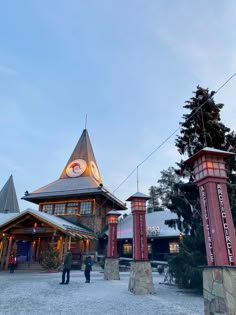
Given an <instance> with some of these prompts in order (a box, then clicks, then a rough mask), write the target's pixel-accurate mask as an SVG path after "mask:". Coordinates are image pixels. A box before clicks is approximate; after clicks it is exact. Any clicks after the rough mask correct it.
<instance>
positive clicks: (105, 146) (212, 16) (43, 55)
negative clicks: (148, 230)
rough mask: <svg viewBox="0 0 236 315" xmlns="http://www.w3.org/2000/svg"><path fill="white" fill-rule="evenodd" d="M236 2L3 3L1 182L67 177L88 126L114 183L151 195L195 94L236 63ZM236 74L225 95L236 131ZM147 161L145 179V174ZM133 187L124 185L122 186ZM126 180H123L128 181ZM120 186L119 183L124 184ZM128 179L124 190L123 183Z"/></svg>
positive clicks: (29, 183) (20, 187)
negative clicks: (67, 167)
mask: <svg viewBox="0 0 236 315" xmlns="http://www.w3.org/2000/svg"><path fill="white" fill-rule="evenodd" d="M235 11H236V3H235V1H233V0H232V1H231V0H227V1H220V0H216V1H206V0H198V1H188V0H181V1H171V0H169V1H166V0H149V1H144V0H143V1H141V0H129V1H125V0H119V1H118V0H116V1H112V0H99V1H95V0H94V1H80V0H68V1H62V0H51V1H47V0H41V1H31V0H22V1H17V0H15V1H13V0H9V1H5V2H2V3H1V4H0V148H1V149H0V189H1V188H2V187H3V185H4V184H5V182H6V181H7V180H8V178H9V176H10V175H11V174H12V175H13V180H14V183H15V188H16V192H17V197H18V201H19V205H20V209H21V210H24V209H26V208H28V207H31V208H33V209H37V206H36V205H34V204H31V203H29V202H26V201H23V200H21V199H20V198H21V197H22V196H23V195H24V192H25V191H26V190H28V191H29V192H32V191H34V190H35V189H38V188H40V187H42V186H44V185H46V184H48V183H50V182H52V181H54V180H57V179H58V178H59V176H60V174H61V172H62V170H63V168H64V166H65V164H66V162H67V161H68V159H69V157H70V155H71V153H72V151H73V149H74V147H75V145H76V143H77V141H78V140H79V138H80V136H81V134H82V131H83V129H84V128H85V120H86V119H85V118H86V115H87V125H86V127H87V129H88V133H89V136H90V140H91V143H92V146H93V150H94V153H95V157H96V161H97V164H98V167H99V170H100V173H101V176H102V180H103V184H104V185H105V186H106V187H107V188H108V189H109V190H110V191H112V192H113V191H115V193H114V194H115V195H116V196H117V197H118V198H120V199H121V200H122V201H125V200H126V199H127V198H128V197H129V196H130V195H132V194H134V193H135V192H136V191H137V189H139V191H140V192H142V193H145V194H148V189H149V187H150V186H152V185H156V182H157V180H158V179H159V178H160V172H161V171H162V170H164V169H167V168H168V167H169V166H175V163H176V162H178V161H179V160H180V159H181V158H184V157H181V156H180V155H179V154H178V152H177V150H176V147H175V138H176V136H177V135H178V132H177V133H176V134H175V135H173V136H172V137H170V139H168V141H166V143H165V144H164V145H162V146H161V147H160V148H159V149H158V150H156V149H157V148H158V147H159V145H160V144H161V143H162V142H163V141H164V140H165V139H166V138H167V137H169V136H170V135H171V134H172V133H173V131H174V130H176V129H177V128H178V126H179V122H180V121H181V120H182V115H183V114H184V113H185V111H184V109H183V105H184V102H185V101H186V100H188V99H189V98H190V97H191V96H192V95H193V94H192V92H193V91H194V90H195V89H196V86H197V85H200V86H202V87H204V88H206V87H208V88H209V89H210V90H217V89H218V88H219V87H220V86H221V85H222V84H223V83H224V82H225V81H226V80H227V79H228V78H229V77H230V76H231V75H232V74H233V73H235V71H236V34H235V29H236V20H235ZM235 85H236V77H234V78H233V79H232V80H231V81H230V82H229V83H228V84H227V85H226V86H225V87H224V88H222V89H221V90H220V91H219V93H218V94H216V96H215V100H216V101H217V102H222V103H224V104H225V106H224V108H223V110H222V112H221V118H222V122H223V123H224V124H225V125H226V126H228V127H230V128H231V129H232V130H236V126H235V122H236V111H235V104H234V98H235V97H234V91H235ZM155 150H156V152H155V153H154V154H152V155H151V156H150V157H149V158H148V159H147V160H146V162H144V163H143V164H142V165H141V166H140V167H139V174H138V178H139V186H138V188H137V174H136V172H134V173H133V174H132V175H131V176H130V177H129V178H128V179H127V180H126V181H125V182H124V183H123V184H122V185H121V183H122V182H123V181H124V180H125V179H126V178H127V176H128V175H129V174H130V173H131V172H132V171H133V170H134V169H135V168H136V167H137V165H139V164H140V163H141V162H142V161H144V160H145V159H146V158H147V156H149V154H150V153H151V152H153V151H155ZM120 185H121V186H120ZM119 186H120V187H119ZM118 187H119V188H118ZM117 188H118V189H117Z"/></svg>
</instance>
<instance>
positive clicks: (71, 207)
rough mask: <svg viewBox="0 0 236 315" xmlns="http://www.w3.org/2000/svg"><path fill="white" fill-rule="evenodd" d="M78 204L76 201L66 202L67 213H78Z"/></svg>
mask: <svg viewBox="0 0 236 315" xmlns="http://www.w3.org/2000/svg"><path fill="white" fill-rule="evenodd" d="M78 208H79V204H78V202H69V203H68V204H67V212H66V213H67V214H77V213H78Z"/></svg>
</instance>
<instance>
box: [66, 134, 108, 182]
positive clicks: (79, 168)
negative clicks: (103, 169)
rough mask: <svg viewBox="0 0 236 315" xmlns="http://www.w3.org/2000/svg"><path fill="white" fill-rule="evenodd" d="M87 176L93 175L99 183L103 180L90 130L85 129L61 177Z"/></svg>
mask: <svg viewBox="0 0 236 315" xmlns="http://www.w3.org/2000/svg"><path fill="white" fill-rule="evenodd" d="M87 176H90V177H92V178H93V179H95V180H96V181H97V182H98V183H99V184H100V183H101V182H102V179H101V175H100V172H99V170H98V166H97V162H96V159H95V156H94V153H93V149H92V145H91V142H90V139H89V135H88V131H87V129H84V130H83V133H82V135H81V137H80V139H79V141H78V143H77V144H76V146H75V149H74V151H73V153H72V154H71V157H70V158H69V160H68V162H67V164H66V166H65V167H64V170H63V172H62V174H61V176H60V179H61V178H71V177H72V178H74V177H87Z"/></svg>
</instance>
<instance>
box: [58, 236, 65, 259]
mask: <svg viewBox="0 0 236 315" xmlns="http://www.w3.org/2000/svg"><path fill="white" fill-rule="evenodd" d="M63 244H64V239H63V237H62V236H61V237H60V252H59V258H60V261H62V257H63Z"/></svg>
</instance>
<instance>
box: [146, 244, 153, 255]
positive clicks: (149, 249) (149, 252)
mask: <svg viewBox="0 0 236 315" xmlns="http://www.w3.org/2000/svg"><path fill="white" fill-rule="evenodd" d="M147 247H148V248H147V249H148V254H152V244H147Z"/></svg>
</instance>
